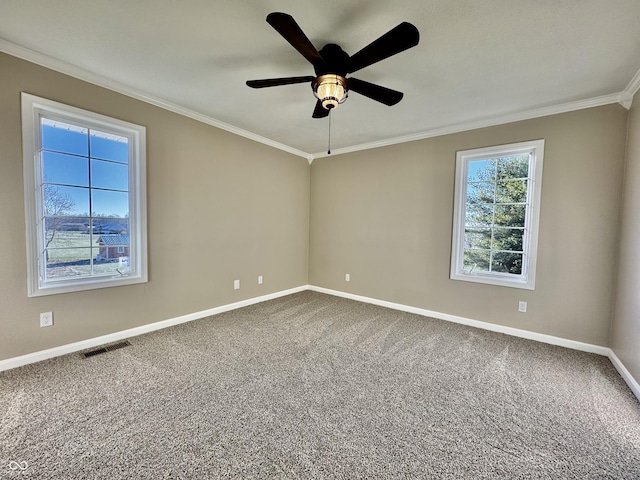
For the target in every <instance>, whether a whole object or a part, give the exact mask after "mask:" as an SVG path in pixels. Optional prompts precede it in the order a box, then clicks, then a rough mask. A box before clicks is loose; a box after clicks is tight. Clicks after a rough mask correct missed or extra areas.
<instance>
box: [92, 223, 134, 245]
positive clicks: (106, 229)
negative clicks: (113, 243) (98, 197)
mask: <svg viewBox="0 0 640 480" xmlns="http://www.w3.org/2000/svg"><path fill="white" fill-rule="evenodd" d="M93 233H94V235H127V234H128V233H129V222H128V219H126V218H114V217H94V218H93ZM96 241H97V240H96ZM124 243H128V242H124Z"/></svg>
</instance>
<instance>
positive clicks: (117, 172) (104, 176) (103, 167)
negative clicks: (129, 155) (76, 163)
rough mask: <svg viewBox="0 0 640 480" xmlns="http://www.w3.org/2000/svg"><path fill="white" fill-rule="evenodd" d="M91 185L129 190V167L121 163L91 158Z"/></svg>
mask: <svg viewBox="0 0 640 480" xmlns="http://www.w3.org/2000/svg"><path fill="white" fill-rule="evenodd" d="M91 186H92V187H93V188H108V189H112V190H124V191H125V192H126V191H127V190H129V167H128V166H127V165H124V164H121V163H113V162H105V161H102V160H93V159H92V160H91Z"/></svg>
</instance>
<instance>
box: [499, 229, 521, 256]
mask: <svg viewBox="0 0 640 480" xmlns="http://www.w3.org/2000/svg"><path fill="white" fill-rule="evenodd" d="M523 235H524V229H519V228H496V229H494V230H493V246H492V250H510V251H513V252H521V251H522V244H523V240H522V239H523Z"/></svg>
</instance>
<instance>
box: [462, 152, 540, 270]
mask: <svg viewBox="0 0 640 480" xmlns="http://www.w3.org/2000/svg"><path fill="white" fill-rule="evenodd" d="M528 182H529V155H528V154H527V155H514V156H508V157H500V158H489V159H482V160H473V161H470V162H469V164H468V171H467V192H466V209H465V230H464V269H465V271H466V272H467V273H472V272H477V273H480V272H496V273H505V274H514V275H520V274H522V266H523V255H524V253H523V252H524V241H525V228H526V225H527V222H526V220H527V219H526V215H527V187H528Z"/></svg>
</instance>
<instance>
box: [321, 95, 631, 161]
mask: <svg viewBox="0 0 640 480" xmlns="http://www.w3.org/2000/svg"><path fill="white" fill-rule="evenodd" d="M622 100H623V98H622V93H615V94H612V95H604V96H601V97H594V98H590V99H587V100H579V101H576V102H569V103H563V104H560V105H553V106H550V107H543V108H536V109H533V110H527V111H524V112H516V113H509V114H506V115H497V116H493V117H486V118H481V119H477V120H472V121H469V122H462V123H457V124H454V125H450V126H447V127H442V128H436V129H433V130H427V131H425V132H420V133H414V134H412V135H404V136H401V137H394V138H388V139H386V140H380V141H376V142H370V143H363V144H360V145H353V146H351V147H345V148H338V149H335V150H332V151H331V155H328V154H327V152H319V153H315V154H313V158H314V159H316V158H322V157H328V156H335V155H343V154H345V153H353V152H359V151H361V150H370V149H372V148H380V147H387V146H390V145H397V144H399V143H406V142H413V141H416V140H424V139H425V138H433V137H440V136H442V135H450V134H452V133H460V132H465V131H468V130H476V129H478V128H486V127H493V126H496V125H504V124H506V123H513V122H520V121H523V120H530V119H532V118H539V117H546V116H549V115H557V114H559V113H567V112H572V111H575V110H582V109H585V108H593V107H600V106H602V105H610V104H612V103H620V104H621V105H623V106H624V104H623V103H622ZM625 108H627V107H625Z"/></svg>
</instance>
